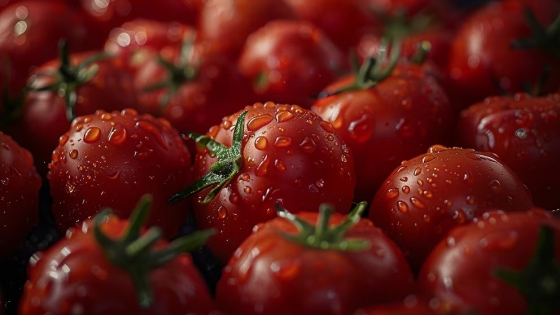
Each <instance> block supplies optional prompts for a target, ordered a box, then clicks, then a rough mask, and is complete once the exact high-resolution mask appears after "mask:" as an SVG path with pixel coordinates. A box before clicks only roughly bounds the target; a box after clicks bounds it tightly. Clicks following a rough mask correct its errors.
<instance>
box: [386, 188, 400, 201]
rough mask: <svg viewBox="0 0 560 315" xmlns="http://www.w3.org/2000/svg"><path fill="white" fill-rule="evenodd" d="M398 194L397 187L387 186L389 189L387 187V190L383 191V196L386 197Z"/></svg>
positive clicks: (390, 197) (391, 197) (389, 197)
mask: <svg viewBox="0 0 560 315" xmlns="http://www.w3.org/2000/svg"><path fill="white" fill-rule="evenodd" d="M398 195H399V189H398V188H389V189H387V192H386V193H385V197H387V199H393V198H397V196H398Z"/></svg>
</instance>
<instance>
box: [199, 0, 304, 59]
mask: <svg viewBox="0 0 560 315" xmlns="http://www.w3.org/2000/svg"><path fill="white" fill-rule="evenodd" d="M278 19H296V15H295V13H294V12H293V10H292V9H291V8H290V7H289V6H288V5H287V4H286V3H285V1H284V0H267V1H252V0H206V2H205V3H204V5H203V6H202V8H201V10H200V15H199V22H198V27H197V31H198V34H197V39H196V40H197V43H198V44H200V45H201V47H203V48H202V49H203V50H204V51H205V52H206V53H208V54H220V55H223V56H226V57H228V58H229V59H231V60H236V59H237V57H238V56H239V53H240V51H241V49H242V48H243V45H244V43H245V41H246V40H247V37H249V35H250V34H251V33H253V32H254V31H256V30H258V29H259V28H260V27H262V26H264V25H265V24H266V23H267V22H269V21H272V20H278Z"/></svg>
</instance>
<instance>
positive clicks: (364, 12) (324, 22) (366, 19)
mask: <svg viewBox="0 0 560 315" xmlns="http://www.w3.org/2000/svg"><path fill="white" fill-rule="evenodd" d="M286 3H288V5H290V6H291V7H292V8H293V9H294V11H295V12H296V13H297V14H298V16H299V17H300V18H301V19H303V20H305V21H309V22H311V23H313V24H314V25H315V26H317V27H319V28H320V29H321V30H322V31H323V32H324V33H325V34H326V36H327V37H328V38H329V39H331V40H332V41H333V42H334V43H335V44H336V45H337V47H338V48H339V49H340V50H341V52H343V53H344V54H346V53H348V52H349V50H350V48H351V47H352V46H354V45H355V44H356V43H357V42H358V40H359V39H360V37H361V36H362V35H363V34H365V33H366V32H367V31H371V29H375V28H380V27H381V21H380V19H379V18H376V17H375V16H374V14H373V10H371V9H370V8H369V7H368V5H366V4H365V3H364V1H362V0H346V1H340V0H315V1H308V0H286Z"/></svg>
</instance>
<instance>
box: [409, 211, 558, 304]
mask: <svg viewBox="0 0 560 315" xmlns="http://www.w3.org/2000/svg"><path fill="white" fill-rule="evenodd" d="M543 227H545V228H544V229H543ZM559 262H560V221H558V220H557V219H555V218H553V217H552V215H551V214H550V213H548V212H547V211H544V210H541V209H536V208H534V209H532V210H530V211H524V212H516V213H504V212H502V211H491V212H487V213H485V214H484V215H483V216H482V217H481V218H478V219H476V220H474V221H473V222H472V223H470V224H468V225H465V226H461V227H457V228H455V229H453V230H452V231H451V232H450V233H449V234H448V235H447V237H446V238H445V239H443V240H442V241H441V242H440V243H439V244H438V245H437V246H436V248H435V249H434V251H433V252H432V253H431V254H430V256H429V257H428V259H427V260H426V263H425V265H424V266H423V267H422V271H421V272H420V275H419V278H418V279H419V282H420V284H419V286H420V287H419V290H421V291H422V292H424V293H425V294H427V295H430V296H436V297H437V298H439V299H441V300H444V301H448V302H450V303H451V304H452V305H453V306H455V307H457V308H462V309H470V310H472V311H474V313H476V314H480V315H486V314H488V315H490V314H512V315H515V314H520V315H521V314H528V311H529V310H532V312H533V313H535V314H558V312H559V311H560V305H559V304H558V301H559V300H558V289H557V288H558V279H559V278H558V277H559V276H560V274H559V270H560V264H559ZM521 270H525V272H524V273H523V272H522V271H521ZM514 277H515V278H517V279H518V280H519V281H523V282H522V283H517V284H515V285H514V284H511V283H510V281H511V280H513V279H512V278H514ZM506 279H509V280H506ZM521 279H523V280H521ZM514 282H515V281H514ZM549 283H550V284H551V285H552V287H548V286H547V284H549ZM554 286H555V287H554ZM548 288H556V291H554V289H552V290H548ZM553 305H555V307H552V306H553Z"/></svg>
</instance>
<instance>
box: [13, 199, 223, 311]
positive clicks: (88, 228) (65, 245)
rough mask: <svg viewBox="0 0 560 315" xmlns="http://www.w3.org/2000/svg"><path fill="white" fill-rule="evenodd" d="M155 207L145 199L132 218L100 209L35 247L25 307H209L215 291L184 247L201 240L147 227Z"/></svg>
mask: <svg viewBox="0 0 560 315" xmlns="http://www.w3.org/2000/svg"><path fill="white" fill-rule="evenodd" d="M149 209H150V198H145V199H142V200H141V201H140V203H139V204H138V207H137V209H136V210H135V211H134V214H133V216H132V217H131V218H130V221H129V220H124V219H119V218H117V217H116V216H115V215H106V214H100V215H99V216H97V217H96V218H95V220H93V221H86V222H84V223H83V225H82V226H81V227H80V228H72V229H70V230H69V232H68V233H67V234H66V237H65V238H64V239H62V240H60V241H59V242H57V243H56V244H55V245H54V246H52V247H51V248H49V249H47V250H46V251H44V252H40V253H38V254H35V255H34V256H33V257H32V258H31V260H30V266H29V270H28V278H29V280H28V281H27V283H26V284H25V288H24V292H23V297H22V299H21V301H20V304H19V314H21V315H35V314H37V315H39V314H51V313H52V314H54V313H56V314H68V315H70V314H76V313H79V314H84V315H93V314H103V315H110V314H170V315H171V314H187V313H188V314H208V313H209V312H210V311H211V310H212V309H213V306H212V299H211V297H210V294H209V293H208V291H207V289H206V287H205V285H204V282H203V280H202V278H201V277H200V275H199V274H198V272H197V270H196V268H194V266H193V264H192V260H191V258H190V256H189V255H188V254H185V253H182V251H183V250H185V249H187V248H196V247H197V246H200V240H198V239H195V238H191V239H189V238H188V237H187V238H181V239H177V240H175V241H174V242H173V243H171V244H168V243H167V242H166V241H164V240H161V239H160V238H161V231H160V230H158V229H156V228H152V229H150V230H148V231H144V230H141V227H142V225H143V223H144V222H145V219H146V218H147V217H148V215H149V214H148V211H149ZM126 210H128V211H130V209H126ZM207 234H208V233H206V232H201V233H199V234H198V235H196V236H195V237H196V238H200V239H204V237H207Z"/></svg>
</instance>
